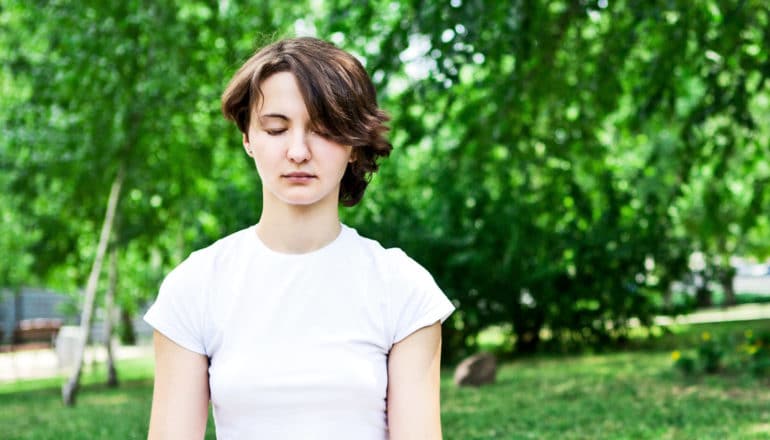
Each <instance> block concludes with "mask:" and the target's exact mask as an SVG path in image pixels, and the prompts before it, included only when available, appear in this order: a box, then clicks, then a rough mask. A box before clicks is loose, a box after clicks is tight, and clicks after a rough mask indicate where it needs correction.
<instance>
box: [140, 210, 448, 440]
mask: <svg viewBox="0 0 770 440" xmlns="http://www.w3.org/2000/svg"><path fill="white" fill-rule="evenodd" d="M453 310H454V306H453V305H452V303H451V302H450V301H449V300H448V299H447V297H446V296H445V295H444V294H443V293H442V291H441V290H440V289H439V287H438V286H437V285H436V283H435V282H434V280H433V278H432V277H431V275H430V274H429V273H428V272H427V271H426V270H425V269H424V268H423V267H422V266H420V265H419V264H418V263H416V262H415V261H414V260H412V259H411V258H409V257H408V256H407V255H406V254H405V253H404V252H403V251H401V250H400V249H384V248H383V247H382V246H381V245H380V244H379V243H378V242H376V241H373V240H370V239H367V238H363V237H361V236H360V235H358V233H357V232H356V231H355V230H354V229H351V228H349V227H347V226H344V225H342V231H341V233H340V235H339V236H338V237H337V238H336V239H335V240H334V241H333V242H331V243H330V244H328V245H326V246H325V247H323V248H321V249H318V250H316V251H313V252H310V253H306V254H282V253H277V252H275V251H272V250H270V249H269V248H268V247H266V246H265V245H264V244H263V243H262V241H261V240H260V239H259V238H258V236H257V234H256V230H255V228H254V227H253V226H252V227H249V228H247V229H244V230H242V231H239V232H236V233H234V234H232V235H229V236H227V237H225V238H223V239H221V240H219V241H217V242H216V243H214V244H213V245H211V246H209V247H207V248H205V249H202V250H199V251H196V252H193V253H192V254H191V255H190V256H189V257H188V258H187V259H186V260H185V261H184V262H183V263H182V264H180V265H179V266H178V267H177V268H175V269H174V270H173V271H172V272H171V273H169V275H168V276H167V277H166V279H165V280H164V281H163V284H162V285H161V287H160V293H159V295H158V298H157V300H156V302H155V303H154V304H153V306H152V307H151V308H150V310H149V311H148V312H147V314H146V315H145V317H144V319H145V321H147V322H148V323H149V324H150V325H151V326H153V327H154V328H155V329H156V330H158V331H159V332H161V333H163V334H164V335H165V336H167V337H168V338H169V339H171V340H172V341H174V342H176V343H177V344H179V345H181V346H182V347H185V348H187V349H188V350H192V351H194V352H196V353H200V354H204V355H206V356H208V358H209V361H210V362H209V387H210V390H211V402H212V405H213V409H214V420H215V425H216V431H217V437H218V438H220V439H335V440H344V439H351V440H353V439H355V440H367V439H385V438H387V437H388V431H387V419H386V400H385V399H386V391H387V382H388V376H387V357H388V353H389V352H390V349H391V347H392V346H393V344H395V343H396V342H398V341H400V340H402V339H404V338H405V337H407V336H408V335H410V334H411V333H413V332H414V331H416V330H418V329H420V328H422V327H425V326H428V325H431V324H433V323H435V322H436V321H442V322H443V321H444V320H445V319H446V318H447V317H448V316H449V315H450V314H451V313H452V311H453Z"/></svg>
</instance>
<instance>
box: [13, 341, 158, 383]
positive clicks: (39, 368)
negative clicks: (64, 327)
mask: <svg viewBox="0 0 770 440" xmlns="http://www.w3.org/2000/svg"><path fill="white" fill-rule="evenodd" d="M150 356H152V346H151V345H149V344H145V345H124V346H116V348H115V359H116V362H120V361H121V360H123V359H135V358H146V357H150ZM106 359H107V350H106V349H105V348H104V346H91V347H88V349H87V350H86V354H85V358H84V360H83V362H84V364H86V365H91V364H94V363H100V362H105V361H106ZM69 371H70V370H69V369H68V368H63V367H61V366H60V365H59V359H58V358H57V357H56V353H55V352H54V350H53V349H50V348H47V349H37V350H22V351H15V352H6V353H0V384H2V383H7V382H15V381H19V380H26V379H40V378H46V377H55V376H62V375H65V374H68V373H69Z"/></svg>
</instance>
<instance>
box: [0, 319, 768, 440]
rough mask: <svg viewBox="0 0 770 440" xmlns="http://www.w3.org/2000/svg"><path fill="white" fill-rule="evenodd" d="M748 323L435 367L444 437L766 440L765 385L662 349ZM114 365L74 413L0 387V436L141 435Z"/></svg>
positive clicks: (140, 395)
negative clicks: (112, 380)
mask: <svg viewBox="0 0 770 440" xmlns="http://www.w3.org/2000/svg"><path fill="white" fill-rule="evenodd" d="M748 328H751V329H753V330H755V331H756V330H759V329H762V328H770V320H763V321H751V322H743V323H720V324H703V325H691V326H686V327H684V326H683V327H681V328H677V329H675V330H676V331H674V330H672V331H671V333H666V334H665V336H662V337H661V338H658V340H659V341H661V342H664V344H662V346H660V347H658V348H661V350H652V351H641V350H640V351H628V352H621V353H609V354H601V355H584V356H559V357H556V356H538V357H533V358H526V359H518V360H515V361H513V362H507V363H505V364H503V365H502V366H501V368H500V370H499V371H498V381H497V383H496V384H494V385H489V386H484V387H481V388H478V389H474V388H456V387H455V386H454V385H453V384H452V377H451V373H452V372H451V371H450V370H445V371H444V372H443V373H442V389H441V392H442V420H443V427H444V438H445V439H448V440H475V439H479V440H480V439H530V438H531V439H597V438H601V439H605V438H609V439H693V438H697V439H720V440H729V439H741V440H742V439H760V438H770V386H768V385H770V383H768V380H766V379H765V380H761V379H757V378H754V377H751V376H749V375H747V374H730V375H721V376H703V375H701V376H694V377H684V376H682V375H681V374H679V372H678V371H676V370H675V369H674V368H672V361H671V358H670V353H669V351H668V345H669V344H674V343H676V342H677V341H678V342H679V344H680V345H679V346H678V347H677V348H687V344H689V341H690V340H693V341H697V338H698V337H699V335H700V334H701V333H702V332H703V331H709V332H710V333H711V334H714V335H725V337H727V336H728V335H731V334H733V333H736V332H742V331H744V330H745V329H748ZM663 338H665V339H663ZM645 348H650V347H645ZM652 348H655V347H652ZM119 367H120V371H119V373H120V377H121V379H122V383H121V386H120V388H118V389H107V388H105V387H104V386H102V385H100V384H99V382H100V381H101V380H103V379H102V378H103V377H104V371H102V370H103V369H99V368H97V369H96V371H90V372H88V374H86V375H85V376H84V385H83V389H82V390H81V393H80V395H79V400H78V404H77V406H76V407H75V408H64V407H62V405H61V403H60V391H59V390H60V388H59V387H60V384H61V380H60V379H46V380H38V381H24V382H17V383H12V384H0V426H2V434H1V435H0V437H2V438H3V439H8V440H11V439H36V440H38V439H41V440H44V439H84V440H89V439H113V438H120V439H144V438H146V429H147V421H148V416H149V408H150V401H151V395H152V382H151V376H152V362H151V360H149V359H141V360H134V361H126V362H123V363H121V364H120V365H119ZM213 432H214V429H213V423H212V422H211V420H210V421H209V431H208V434H207V437H206V438H207V439H213V438H214V434H213Z"/></svg>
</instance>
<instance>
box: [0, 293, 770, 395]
mask: <svg viewBox="0 0 770 440" xmlns="http://www.w3.org/2000/svg"><path fill="white" fill-rule="evenodd" d="M754 319H770V304H745V305H739V306H734V307H730V308H726V309H722V308H716V309H707V310H700V311H698V312H695V313H691V314H689V315H682V316H678V317H669V316H658V317H656V318H655V324H657V325H671V324H698V323H709V322H721V321H748V320H754ZM115 353H116V358H117V360H118V361H120V360H122V359H135V358H147V357H150V356H152V346H150V345H149V343H148V344H145V345H135V346H118V347H117V348H116V350H115ZM105 359H106V350H105V349H104V347H103V346H94V347H89V348H88V350H87V351H86V357H85V363H86V364H87V365H88V364H92V363H96V362H104V361H105ZM65 373H67V370H66V369H65V368H61V367H60V366H59V361H58V359H57V357H56V354H55V353H54V351H53V350H52V349H38V350H24V351H16V352H11V353H0V383H6V382H14V381H19V380H26V379H36V378H45V377H53V376H57V375H64V374H65Z"/></svg>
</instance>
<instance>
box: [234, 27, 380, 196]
mask: <svg viewBox="0 0 770 440" xmlns="http://www.w3.org/2000/svg"><path fill="white" fill-rule="evenodd" d="M278 72H291V73H292V74H294V76H295V77H296V78H297V83H298V84H299V89H300V93H302V97H303V99H304V101H305V106H306V107H307V110H308V114H309V115H310V121H311V123H312V124H314V125H317V126H318V127H319V128H320V129H321V132H323V133H324V134H325V135H326V136H327V137H328V138H330V139H332V140H334V141H335V142H338V143H341V144H344V145H352V146H353V153H352V154H353V156H352V157H353V161H352V162H351V163H350V164H348V167H347V169H346V170H345V174H344V175H343V176H342V182H341V185H340V196H339V200H340V203H342V204H343V205H344V206H353V205H355V204H356V203H358V202H359V201H360V200H361V197H363V195H364V191H365V190H366V186H367V185H368V183H369V178H370V176H371V174H372V173H374V172H375V171H377V169H378V165H377V159H378V158H379V157H382V156H387V155H388V154H390V150H391V149H392V148H393V147H392V146H391V144H390V143H389V142H388V141H387V139H386V138H385V132H387V131H388V127H387V126H386V125H385V123H386V122H387V121H388V120H389V119H390V118H389V117H388V115H387V114H386V113H385V112H384V111H383V110H382V109H380V108H379V107H378V105H377V92H376V91H375V89H374V85H373V84H372V80H371V79H370V78H369V75H368V74H367V73H366V70H365V69H364V67H363V66H362V65H361V63H360V62H359V61H358V60H357V59H356V58H355V57H354V56H352V55H351V54H349V53H347V52H345V51H344V50H342V49H339V48H337V47H336V46H334V45H333V44H331V43H328V42H326V41H323V40H319V39H317V38H311V37H301V38H290V39H284V40H281V41H278V42H275V43H272V44H270V45H268V46H266V47H264V48H262V49H260V50H259V51H257V52H256V53H255V54H254V55H253V56H252V57H251V58H249V59H248V61H246V63H244V65H243V66H241V68H240V69H239V70H238V72H236V73H235V76H233V78H232V79H231V80H230V83H229V84H228V85H227V88H226V89H225V92H224V93H223V94H222V113H224V115H225V117H226V118H227V119H229V120H232V121H234V122H235V124H236V125H237V126H238V129H240V131H241V132H242V133H244V134H247V133H248V130H249V123H250V119H251V112H252V110H253V109H254V106H255V105H256V103H257V101H258V100H259V99H260V98H261V96H262V92H261V90H260V86H261V84H262V82H263V81H264V80H266V79H267V78H268V77H269V76H270V75H273V74H275V73H278Z"/></svg>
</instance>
